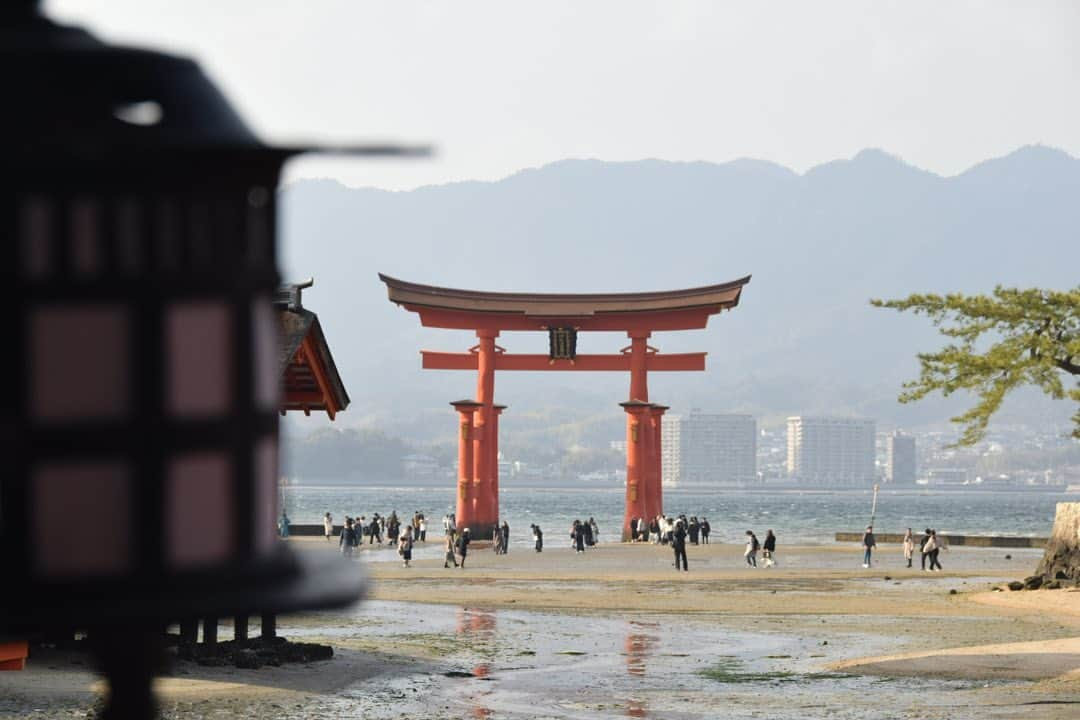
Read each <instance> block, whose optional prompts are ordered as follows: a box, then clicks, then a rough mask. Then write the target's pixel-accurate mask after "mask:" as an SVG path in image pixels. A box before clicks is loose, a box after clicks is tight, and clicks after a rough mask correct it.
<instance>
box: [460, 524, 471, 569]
mask: <svg viewBox="0 0 1080 720" xmlns="http://www.w3.org/2000/svg"><path fill="white" fill-rule="evenodd" d="M470 542H472V536H471V535H470V534H469V528H465V529H464V530H462V531H461V535H460V536H459V537H458V541H457V551H458V555H460V556H461V564H460V565H459V566H458V567H460V568H461V569H462V570H464V569H465V556H466V555H468V554H469V543H470Z"/></svg>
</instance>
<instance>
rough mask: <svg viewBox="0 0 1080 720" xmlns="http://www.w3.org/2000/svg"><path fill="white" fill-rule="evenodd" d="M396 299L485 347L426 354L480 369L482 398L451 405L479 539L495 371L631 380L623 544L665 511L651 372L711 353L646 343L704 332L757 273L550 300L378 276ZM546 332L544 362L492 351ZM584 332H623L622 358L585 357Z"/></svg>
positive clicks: (491, 464)
mask: <svg viewBox="0 0 1080 720" xmlns="http://www.w3.org/2000/svg"><path fill="white" fill-rule="evenodd" d="M379 279H380V280H382V281H383V282H384V283H385V284H386V289H387V293H388V295H389V297H390V301H391V302H394V303H396V304H397V305H400V306H401V307H403V308H405V309H406V310H408V311H410V312H415V313H417V314H418V315H419V316H420V324H421V325H423V326H424V327H437V328H448V329H454V330H472V331H474V332H475V333H476V336H477V338H478V339H479V341H480V342H479V344H477V345H476V346H475V347H473V348H471V349H470V350H469V352H465V353H445V352H433V351H430V350H421V351H420V352H421V355H422V357H423V367H424V369H425V370H476V371H477V382H476V399H475V400H459V401H457V402H453V403H451V405H453V407H454V408H455V409H456V410H457V412H458V415H459V420H460V427H459V433H458V494H457V523H458V526H459V527H469V528H470V529H471V530H472V534H473V537H479V538H490V537H491V531H492V528H493V527H494V525H495V523H496V522H498V518H499V465H498V452H499V451H498V443H499V435H498V422H499V415H500V414H501V412H502V411H503V410H504V409H505V406H503V405H496V404H495V371H496V370H536V371H545V372H548V371H553V370H554V371H609V372H611V371H618V372H629V373H630V397H629V399H628V400H627V401H626V402H623V403H620V405H621V406H622V408H623V410H624V411H625V412H626V415H627V418H626V513H625V516H624V518H623V530H622V535H623V539H624V540H625V539H627V538H628V537H629V533H630V520H631V519H632V518H634V517H644V518H648V517H652V516H654V515H658V514H659V513H661V512H662V511H663V490H662V487H661V478H660V427H661V419H660V418H661V416H663V414H664V411H665V410H667V409H668V408H667V407H665V406H663V405H657V404H654V403H650V402H649V386H648V373H649V372H650V371H653V372H668V371H692V370H693V371H700V370H704V369H705V353H680V354H670V355H662V354H660V353H659V351H658V350H657V349H656V348H653V347H650V346H649V345H648V339H649V337H650V336H651V335H652V333H653V332H654V331H669V330H699V329H703V328H704V327H705V326H706V324H707V323H708V321H709V316H710V315H715V314H717V313H719V312H721V311H722V310H730V309H731V308H733V307H735V306H736V305H738V304H739V296H740V295H741V294H742V289H743V286H745V285H746V284H747V283H749V282H750V276H749V275H748V276H746V277H744V278H740V279H738V280H733V281H732V282H727V283H722V284H720V285H709V286H706V287H699V288H690V289H685V290H670V291H665V292H644V293H605V294H544V293H508V292H479V291H475V290H457V289H453V288H443V287H434V286H431V285H419V284H417V283H411V282H405V281H403V280H398V279H396V278H392V277H388V276H386V275H383V274H382V273H380V274H379ZM515 331H517V332H524V331H531V332H536V331H544V332H547V333H548V342H549V349H548V354H546V355H512V354H509V353H507V352H506V351H505V350H504V349H503V348H500V347H499V346H498V345H496V344H495V338H497V337H498V336H499V333H501V332H515ZM581 331H601V332H625V333H626V334H627V336H628V337H629V338H630V345H629V346H628V347H626V348H623V350H622V351H621V352H620V353H619V354H611V355H578V354H577V351H576V348H577V333H578V332H581Z"/></svg>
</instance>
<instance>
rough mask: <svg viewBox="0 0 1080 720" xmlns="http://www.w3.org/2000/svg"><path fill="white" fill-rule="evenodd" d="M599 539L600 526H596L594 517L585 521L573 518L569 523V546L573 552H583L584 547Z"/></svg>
mask: <svg viewBox="0 0 1080 720" xmlns="http://www.w3.org/2000/svg"><path fill="white" fill-rule="evenodd" d="M599 539H600V528H598V527H597V526H596V520H595V519H594V518H589V519H588V520H587V521H585V522H582V521H581V520H574V522H573V523H572V524H571V525H570V547H572V548H574V552H579V553H583V552H585V548H591V547H593V546H594V545H596V543H597V541H598V540H599ZM537 552H539V550H537Z"/></svg>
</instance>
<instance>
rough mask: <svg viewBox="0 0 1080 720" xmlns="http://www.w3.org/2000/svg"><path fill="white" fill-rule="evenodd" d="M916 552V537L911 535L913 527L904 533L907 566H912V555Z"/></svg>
mask: <svg viewBox="0 0 1080 720" xmlns="http://www.w3.org/2000/svg"><path fill="white" fill-rule="evenodd" d="M914 554H915V538H914V537H912V535H911V528H908V529H907V532H906V533H904V559H905V560H907V566H908V567H911V556H912V555H914Z"/></svg>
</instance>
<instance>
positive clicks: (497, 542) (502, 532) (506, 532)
mask: <svg viewBox="0 0 1080 720" xmlns="http://www.w3.org/2000/svg"><path fill="white" fill-rule="evenodd" d="M491 549H492V550H494V551H495V554H496V555H505V554H506V552H507V551H508V550H509V549H510V526H509V525H508V524H507V523H506V521H505V520H503V521H502V524H501V525H500V524H499V523H495V528H494V530H493V531H492V533H491Z"/></svg>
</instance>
